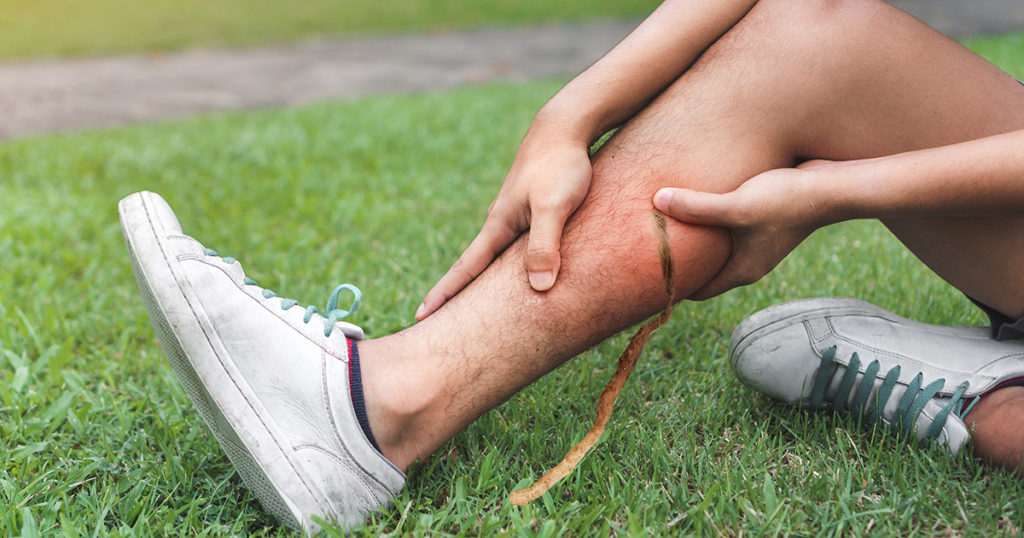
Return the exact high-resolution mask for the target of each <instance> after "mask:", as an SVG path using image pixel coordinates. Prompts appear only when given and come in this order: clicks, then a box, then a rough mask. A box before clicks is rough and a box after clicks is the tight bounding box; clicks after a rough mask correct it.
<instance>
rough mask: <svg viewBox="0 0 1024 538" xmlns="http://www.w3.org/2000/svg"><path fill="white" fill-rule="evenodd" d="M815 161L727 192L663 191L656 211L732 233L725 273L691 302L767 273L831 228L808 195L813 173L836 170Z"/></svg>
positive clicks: (762, 176) (657, 198)
mask: <svg viewBox="0 0 1024 538" xmlns="http://www.w3.org/2000/svg"><path fill="white" fill-rule="evenodd" d="M832 165H833V163H829V162H827V161H813V162H808V163H805V164H803V165H800V167H798V168H780V169H776V170H769V171H767V172H764V173H762V174H759V175H757V176H754V177H753V178H751V179H749V180H748V181H747V182H746V183H744V184H743V185H741V186H740V187H739V188H738V189H736V190H734V191H732V192H728V193H725V194H712V193H707V192H697V191H693V190H689V189H673V188H665V189H661V190H659V191H658V192H657V193H656V194H655V195H654V207H655V208H657V209H658V210H659V211H662V212H663V213H665V214H667V215H669V216H671V217H673V218H675V219H677V220H680V221H682V222H687V223H690V224H701V225H707V226H718V227H722V228H727V229H729V230H730V231H731V232H732V254H731V255H730V257H729V260H728V261H727V262H726V264H725V266H724V267H723V268H722V270H721V271H719V272H718V274H717V275H715V276H714V277H713V278H712V279H711V281H710V282H708V283H707V284H705V285H704V286H703V287H702V288H700V289H699V290H697V291H696V292H695V293H694V294H693V295H692V296H690V297H689V298H690V299H693V300H704V299H710V298H712V297H714V296H716V295H719V294H722V293H725V292H726V291H729V290H731V289H732V288H736V287H739V286H746V285H748V284H753V283H754V282H757V281H758V280H760V279H761V277H763V276H764V275H766V274H768V272H770V271H771V270H772V269H774V268H775V266H776V265H778V264H779V262H780V261H782V259H783V258H785V257H786V255H788V254H789V253H790V252H791V251H792V250H793V249H794V248H796V246H797V245H799V244H800V242H802V241H803V240H804V239H805V238H807V236H808V235H810V234H811V232H813V231H814V230H815V229H817V228H819V227H821V226H823V225H825V224H828V222H827V221H826V220H825V219H824V218H823V216H824V215H825V214H826V209H825V208H824V205H823V204H819V203H817V202H816V201H815V200H814V197H813V196H810V195H809V193H810V192H812V191H811V190H810V189H811V187H813V185H814V182H815V181H826V179H823V178H814V179H812V178H811V177H809V176H810V175H812V174H813V172H812V170H817V171H821V170H823V169H825V168H828V167H830V166H832Z"/></svg>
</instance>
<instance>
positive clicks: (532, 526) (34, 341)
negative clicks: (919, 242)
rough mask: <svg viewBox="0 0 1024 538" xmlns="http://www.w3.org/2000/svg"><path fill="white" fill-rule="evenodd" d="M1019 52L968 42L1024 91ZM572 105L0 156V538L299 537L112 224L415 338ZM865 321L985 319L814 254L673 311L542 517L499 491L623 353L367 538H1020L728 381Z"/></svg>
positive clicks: (1009, 39)
mask: <svg viewBox="0 0 1024 538" xmlns="http://www.w3.org/2000/svg"><path fill="white" fill-rule="evenodd" d="M1022 38H1024V35H1022V34H1017V35H1013V36H1006V37H1002V38H984V39H978V40H974V41H972V42H971V45H972V46H974V47H976V48H978V49H979V50H981V51H982V52H983V53H984V54H986V55H988V56H989V57H990V58H992V59H993V60H994V61H996V62H997V63H999V64H1000V65H1002V66H1004V68H1006V69H1007V70H1009V71H1010V72H1012V73H1014V74H1015V75H1016V76H1024V60H1022V59H1021V58H1022V55H1021V54H1020V51H1021V50H1022V48H1024V47H1022V45H1024V40H1022ZM560 82H561V81H542V82H532V83H528V84H519V85H501V86H484V87H477V88H470V89H463V90H458V91H453V92H447V93H438V94H424V95H414V96H401V97H387V98H374V99H364V100H359V101H352V102H340V103H324V104H317V105H312V106H305V107H302V108H296V109H286V110H277V111H257V112H248V113H227V114H218V115H213V116H210V117H206V118H200V119H192V120H186V121H177V122H173V123H162V124H152V125H143V126H135V127H129V128H122V129H113V130H105V131H97V132H87V133H78V134H69V135H55V136H43V137H34V138H28V139H23V140H18V141H13V142H8V143H5V144H0V178H3V179H2V180H0V264H2V270H0V438H2V439H3V443H2V444H0V462H2V465H0V506H3V507H5V508H3V509H0V536H8V535H18V534H21V535H23V536H40V535H53V534H65V535H69V536H85V535H89V536H92V535H100V536H103V535H138V536H148V535H153V534H176V535H187V536H193V535H225V534H232V535H258V536H277V535H282V536H283V535H287V534H288V533H287V531H286V530H285V529H284V528H282V527H279V526H277V525H276V524H275V523H274V521H272V520H271V519H270V518H269V517H268V516H266V515H264V514H263V513H262V512H261V511H260V509H259V507H258V505H257V503H256V502H255V500H254V498H253V497H252V496H251V495H250V494H249V493H248V492H247V490H246V489H245V488H244V487H243V486H242V484H241V482H240V480H239V478H238V476H237V474H236V473H235V472H234V471H233V469H232V468H231V466H230V464H229V463H228V461H227V459H226V458H225V457H224V456H223V454H222V453H221V451H220V450H219V448H218V447H217V444H216V442H215V440H214V439H213V438H212V437H211V436H210V435H209V434H208V432H207V430H206V428H205V427H204V426H203V425H202V423H201V421H200V419H199V417H198V416H197V415H196V414H195V413H194V412H193V410H192V405H191V403H190V402H189V401H188V399H187V398H186V397H185V395H184V393H183V392H182V390H181V388H180V386H179V385H178V383H177V381H176V379H175V378H174V376H173V374H172V372H171V371H170V369H169V368H168V367H167V364H166V361H165V360H164V358H163V356H162V354H161V352H160V349H159V347H158V346H157V343H156V340H155V337H154V333H153V330H152V329H151V328H150V326H149V322H148V320H147V317H146V314H145V311H144V309H143V306H142V303H141V301H140V296H139V293H138V290H137V289H136V286H135V283H134V281H133V278H132V276H131V271H130V268H129V264H128V259H127V256H126V254H125V251H124V247H123V244H122V239H121V235H120V230H119V227H118V223H117V212H116V203H117V200H118V199H120V198H121V197H122V196H124V195H126V194H128V193H131V192H133V191H136V190H141V189H149V190H154V191H156V192H160V193H163V194H164V195H165V196H166V197H167V198H168V200H169V201H170V202H171V204H172V206H173V207H175V208H176V209H177V211H178V216H179V218H180V219H181V222H182V223H183V225H184V226H185V229H186V232H187V233H191V234H193V235H195V236H197V237H198V238H200V239H201V240H202V241H203V242H204V243H206V244H207V245H208V246H211V247H214V248H217V249H219V250H220V251H221V252H222V253H225V254H229V255H232V256H236V257H238V258H240V259H241V260H242V261H243V262H244V263H245V266H246V268H247V271H248V272H249V273H250V274H251V275H252V276H253V277H254V278H256V279H257V280H258V281H259V282H260V283H261V284H263V285H265V286H267V287H270V288H272V289H274V290H277V291H278V292H281V293H282V294H284V295H287V296H290V297H296V298H299V299H302V300H303V304H314V303H318V304H322V303H323V301H324V299H325V296H326V294H327V292H328V291H329V290H330V289H331V288H332V287H333V286H334V285H335V284H336V283H338V282H346V281H347V282H353V283H355V284H357V285H359V286H360V287H361V288H362V290H363V292H364V302H363V306H362V307H361V309H360V310H359V312H358V314H357V315H356V316H355V318H354V319H353V321H354V322H355V323H357V324H360V325H361V326H363V327H364V328H365V329H366V330H367V332H368V333H369V334H370V335H371V336H372V335H383V334H387V333H389V332H392V331H395V330H397V329H400V328H401V327H403V326H406V325H408V324H409V323H411V322H412V313H413V311H414V310H415V308H416V306H417V304H418V303H419V300H420V299H421V295H422V294H423V293H424V292H425V291H426V290H427V289H428V288H429V286H430V285H431V284H432V283H433V282H434V281H435V280H436V279H437V278H438V277H439V276H440V275H441V274H442V273H443V271H444V270H445V269H446V267H447V266H448V264H449V263H450V262H451V261H452V260H453V259H454V258H455V257H456V256H457V254H458V253H459V252H460V250H461V248H462V247H463V246H464V245H465V244H466V242H467V241H468V240H469V239H470V238H471V237H472V236H473V234H474V233H475V231H476V229H477V227H478V226H479V224H480V223H481V221H482V218H483V212H484V208H486V207H487V204H488V203H489V202H490V200H491V199H492V197H493V196H494V194H495V193H496V191H497V188H498V186H499V185H500V182H501V180H502V178H503V177H504V172H505V170H506V168H507V167H508V165H509V163H510V160H511V157H512V155H513V151H514V148H515V146H516V144H517V142H518V141H519V139H520V137H521V136H522V133H523V131H524V129H525V127H526V125H527V122H528V120H529V118H530V117H531V115H532V113H533V111H535V110H536V108H537V107H539V106H540V104H541V103H542V102H543V101H544V100H545V99H546V98H547V97H548V96H549V95H550V94H551V93H552V92H554V91H555V90H556V89H557V87H558V84H559V83H560ZM825 294H835V295H844V296H854V297H859V298H862V299H865V300H868V301H872V302H875V303H877V304H879V305H881V306H883V307H886V308H889V309H891V310H894V311H896V312H897V313H901V314H904V315H912V316H915V317H918V318H920V319H923V320H924V321H928V322H933V323H947V324H977V323H981V322H983V319H982V317H981V315H980V314H979V313H978V312H977V311H976V310H975V309H974V308H973V307H972V306H971V304H970V303H969V302H968V301H967V300H966V299H965V298H964V297H963V296H961V295H959V294H958V293H956V292H955V291H954V290H952V289H951V288H950V287H948V286H947V285H945V284H944V283H943V282H941V281H940V280H939V279H938V278H936V277H935V276H934V275H932V274H931V273H930V272H929V271H928V270H927V269H926V268H924V267H923V266H922V265H921V264H920V263H919V262H918V261H917V260H916V259H915V258H914V257H913V256H912V255H910V254H908V253H907V252H906V251H905V250H904V249H903V248H902V247H900V246H899V244H898V243H897V242H896V241H895V240H893V239H892V237H890V236H889V235H888V234H887V232H886V231H885V230H884V229H883V228H882V227H881V226H879V225H878V224H875V223H871V222H853V223H847V224H843V225H839V226H834V227H830V228H827V229H824V230H821V231H819V232H818V233H816V234H814V235H813V236H812V237H811V238H810V239H809V240H808V241H807V242H806V243H805V244H804V245H803V246H801V247H800V248H799V249H798V250H797V251H796V252H795V253H794V254H793V256H791V257H790V258H789V259H788V260H787V261H785V262H784V263H783V264H782V265H781V266H780V267H779V268H778V270H777V271H776V272H775V273H773V274H772V275H771V276H769V277H768V278H766V279H765V280H764V281H763V282H761V283H759V284H757V285H755V286H751V287H749V288H745V289H741V290H737V291H734V292H731V293H729V294H728V295H726V296H724V297H721V298H719V299H716V300H713V301H710V302H708V303H704V304H682V305H679V306H678V307H677V308H676V311H675V314H674V317H673V319H672V320H671V321H670V322H669V324H668V325H667V326H666V327H664V328H663V329H662V330H661V331H660V332H658V333H657V334H656V335H655V336H654V338H653V340H652V342H651V344H650V345H649V347H648V350H647V351H646V352H645V355H644V356H643V357H642V358H641V362H640V364H639V366H638V367H637V370H636V371H635V372H634V374H633V377H632V379H631V380H630V381H629V383H628V384H627V385H626V389H625V391H624V393H623V395H622V397H621V398H620V400H619V404H618V406H617V409H616V412H615V414H614V416H613V417H612V421H611V423H610V425H609V427H608V431H607V432H606V434H605V436H604V438H603V441H602V442H601V443H600V444H599V445H598V446H597V448H596V450H595V452H594V453H592V454H591V455H590V456H588V457H587V459H585V460H584V462H583V463H582V465H581V466H580V468H579V469H578V470H577V471H576V472H575V473H573V474H572V475H570V476H569V477H568V478H567V479H566V480H565V481H564V482H563V483H562V484H559V485H558V486H556V487H555V488H554V489H553V490H552V491H551V492H550V493H549V494H547V495H546V496H544V497H543V498H542V499H541V500H540V501H538V502H536V503H535V504H533V505H531V506H528V507H525V508H517V507H513V506H511V505H510V504H509V503H508V501H507V496H508V493H509V492H510V491H511V490H513V489H515V488H517V487H521V486H523V485H525V484H527V483H528V482H529V481H531V480H532V479H534V478H536V477H537V476H539V475H540V473H542V472H543V471H544V470H545V469H547V468H548V467H549V466H550V465H551V464H553V463H555V462H557V461H558V459H559V458H560V457H561V456H562V454H563V453H564V451H565V450H566V449H567V448H568V447H569V446H570V445H571V443H573V442H575V441H576V440H578V439H579V438H580V437H581V436H582V435H583V433H584V432H585V430H586V428H587V427H588V425H589V421H590V420H591V418H592V415H593V410H594V403H593V402H594V401H595V400H596V397H597V395H598V393H599V392H600V390H601V388H602V387H603V385H604V383H605V381H606V380H607V379H608V377H609V376H610V375H611V373H612V371H613V370H614V367H615V364H614V362H615V358H616V357H617V356H618V353H619V351H620V350H621V349H622V348H623V346H624V345H625V338H626V336H625V335H620V336H618V337H615V338H613V339H611V340H609V341H608V342H606V343H604V344H602V345H600V346H598V347H597V348H596V349H594V350H593V351H590V352H588V353H585V354H583V355H582V356H580V357H579V358H577V359H576V360H574V361H571V362H570V363H568V365H566V366H565V367H563V368H560V369H559V370H557V371H555V372H554V373H552V374H551V375H549V376H547V377H545V378H544V379H542V380H541V381H539V382H538V383H536V384H535V385H533V386H531V387H529V388H528V389H526V390H524V391H523V392H521V393H520V394H518V395H517V396H515V397H514V398H513V399H512V400H510V401H509V402H508V403H506V404H505V405H503V406H501V407H499V408H497V409H495V410H494V411H492V412H490V413H488V414H486V415H484V416H483V417H482V418H481V419H480V420H479V421H477V422H476V423H474V424H473V425H472V426H470V427H469V428H468V429H467V430H466V431H464V432H463V433H461V434H460V435H458V436H457V437H456V438H455V439H453V440H452V441H451V442H450V443H448V444H447V445H446V446H444V447H443V448H442V449H441V450H440V451H439V452H438V454H436V455H435V456H433V457H431V458H428V459H427V460H426V461H424V462H422V463H421V464H420V465H419V466H418V467H416V468H415V469H414V470H413V472H412V473H411V475H410V479H409V484H408V487H407V488H406V489H405V490H404V491H403V493H402V494H401V495H400V496H399V498H398V499H397V500H396V501H395V506H394V507H392V508H389V509H387V510H385V511H382V512H380V513H378V514H376V515H375V516H374V517H373V518H372V520H371V521H370V522H369V524H368V526H367V527H365V528H364V529H362V530H361V531H359V532H358V533H357V534H360V535H366V536H372V535H379V534H384V533H389V534H393V535H405V534H409V533H411V534H414V535H420V534H442V533H443V534H457V535H492V534H501V535H524V536H533V535H540V536H553V535H559V534H568V535H591V534H593V533H600V534H610V533H618V534H636V535H645V534H656V535H670V534H671V535H675V534H695V535H705V534H715V535H734V534H739V533H742V534H745V535H760V534H768V535H774V534H786V533H794V534H800V535H823V536H838V535H859V534H865V533H874V534H878V535H910V534H919V535H943V536H948V535H961V534H962V535H973V536H992V535H996V534H1008V535H1015V534H1019V533H1020V532H1021V529H1022V527H1024V523H1022V521H1024V482H1022V481H1020V480H1019V479H1017V478H1014V477H1013V476H1012V475H1010V474H1009V473H1006V472H1001V471H997V470H993V469H990V468H988V467H986V466H985V465H983V464H981V463H979V462H977V461H973V460H971V459H970V458H969V457H966V456H962V457H960V458H958V459H957V460H955V461H954V460H951V459H950V458H948V457H947V456H946V455H945V454H944V453H942V452H940V451H937V450H931V449H928V448H927V447H917V446H914V445H913V444H908V443H906V442H904V441H903V440H901V439H899V438H898V437H897V436H895V435H891V434H889V433H888V432H886V431H883V430H862V429H858V428H856V427H851V426H850V425H849V424H848V423H847V422H846V421H845V420H843V419H842V418H839V417H834V416H831V415H828V414H818V413H812V412H803V411H795V410H792V409H790V408H787V407H784V406H780V405H776V404H774V403H771V402H770V401H769V400H767V399H766V398H764V397H761V396H759V395H757V394H755V393H753V392H752V391H750V390H748V389H746V388H745V387H743V386H742V385H741V384H740V383H739V382H738V381H737V380H736V379H735V378H734V377H733V375H732V374H731V372H730V371H729V367H728V364H727V363H726V361H725V354H726V344H727V340H728V336H729V334H730V333H731V331H732V329H733V327H734V326H735V324H736V323H737V322H738V321H739V320H740V319H742V318H743V317H744V316H746V315H748V314H750V313H751V312H753V311H754V310H756V309H759V308H763V307H766V306H768V305H770V304H773V303H775V302H778V301H782V300H787V299H795V298H800V297H808V296H819V295H825Z"/></svg>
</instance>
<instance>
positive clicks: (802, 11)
mask: <svg viewBox="0 0 1024 538" xmlns="http://www.w3.org/2000/svg"><path fill="white" fill-rule="evenodd" d="M880 3H881V0H806V1H800V2H793V1H792V0H760V1H759V2H758V3H757V5H756V6H755V7H754V9H753V10H751V15H754V16H755V18H756V21H757V22H758V23H759V24H763V25H768V26H770V27H774V28H778V29H781V30H785V31H787V32H791V31H793V30H800V34H801V35H806V36H808V37H809V38H813V39H818V37H817V36H816V35H815V34H816V32H812V33H810V34H808V33H806V30H830V29H836V28H837V27H842V26H844V25H849V24H850V23H852V22H856V21H863V20H865V18H870V17H871V16H872V15H873V14H874V13H875V12H876V10H877V8H878V7H879V6H878V4H880Z"/></svg>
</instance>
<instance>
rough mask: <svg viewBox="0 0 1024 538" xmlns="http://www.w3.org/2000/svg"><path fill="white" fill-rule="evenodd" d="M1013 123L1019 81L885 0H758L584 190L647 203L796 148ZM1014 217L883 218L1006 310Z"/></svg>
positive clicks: (1022, 300) (958, 134) (1019, 305)
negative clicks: (670, 189)
mask: <svg viewBox="0 0 1024 538" xmlns="http://www.w3.org/2000/svg"><path fill="white" fill-rule="evenodd" d="M1021 128H1024V86H1022V85H1021V84H1019V83H1018V82H1017V81H1016V80H1014V79H1013V78H1012V77H1010V76H1008V75H1007V74H1005V73H1003V72H1002V71H1000V70H999V69H998V68H996V67H995V66H993V65H991V64H990V63H988V62H986V61H985V60H983V59H981V58H980V57H978V56H976V55H975V54H973V53H972V52H970V51H968V50H967V49H965V48H964V47H962V46H961V45H959V44H958V43H956V42H954V41H952V40H950V39H948V38H946V37H945V36H943V35H942V34H940V33H938V32H936V31H935V30H933V29H931V28H929V27H928V26H926V25H925V24H923V23H921V22H920V21H918V20H917V19H914V18H913V17H911V16H910V15H908V14H906V13H904V12H902V11H900V10H898V9H896V8H894V7H892V6H890V5H888V4H886V3H885V2H882V1H880V0H837V1H824V0H818V1H815V0H808V1H806V2H789V1H783V0H762V1H761V2H759V3H758V4H757V5H756V6H755V7H754V8H753V9H752V10H751V11H750V13H748V14H747V16H746V17H744V18H743V19H742V20H741V21H740V22H739V23H737V25H736V26H735V27H734V28H733V29H731V30H730V31H729V32H727V33H726V34H725V35H724V36H723V37H722V38H721V39H719V40H718V41H717V42H716V43H715V44H713V45H712V46H711V47H710V48H709V49H708V50H707V51H706V52H705V53H704V54H703V55H702V56H701V58H700V59H699V60H698V61H697V62H696V63H695V65H694V66H693V67H692V68H691V69H690V70H689V71H687V72H686V73H685V74H684V75H683V76H682V77H680V78H679V79H678V80H677V81H676V82H675V83H674V84H672V85H671V86H670V87H669V88H668V89H667V90H666V91H665V92H663V93H662V95H660V96H659V97H658V98H657V99H656V100H654V101H653V102H652V103H651V104H650V105H649V106H648V107H646V108H645V109H644V110H643V111H642V112H641V113H640V114H638V115H637V116H636V117H635V118H634V119H633V120H631V121H630V122H629V123H628V124H627V125H626V126H625V127H624V128H623V129H622V130H621V131H620V133H619V134H618V136H616V137H615V138H613V140H612V141H611V142H610V143H609V144H608V145H607V146H606V148H604V149H603V151H602V152H600V153H599V154H598V156H597V158H596V159H595V167H594V170H595V182H594V187H593V189H592V193H591V194H592V197H597V198H600V197H615V198H619V199H621V197H622V196H624V195H625V196H629V197H634V198H636V199H637V200H639V201H642V202H644V203H647V204H648V205H649V200H650V195H651V194H652V193H653V192H654V190H656V189H657V188H659V187H662V186H684V187H688V188H695V189H703V190H707V191H710V192H724V191H727V190H731V189H734V188H736V187H737V186H738V185H739V184H741V183H742V182H743V181H745V180H746V179H747V178H749V177H751V176H753V175H755V174H757V173H759V172H762V171H764V170H767V169H770V168H776V167H780V166H787V165H791V164H794V163H796V162H800V161H803V160H808V159H814V158H821V159H829V160H849V159H859V158H868V157H877V156H882V155H889V154H894V153H899V152H902V151H909V150H913V149H920V148H925V147H935V146H941V145H946V144H952V143H955V142H960V141H964V140H969V139H973V138H980V137H983V136H988V135H992V134H998V133H1002V132H1007V131H1011V130H1015V129H1021ZM626 179H628V180H629V181H628V182H627V181H624V180H626ZM1022 180H1024V178H1022ZM1021 223H1022V222H1021V219H1008V218H999V219H996V218H992V219H983V218H976V219H963V218H961V219H901V220H898V221H895V220H894V221H887V222H886V225H887V226H888V227H889V228H890V230H892V231H893V232H894V233H895V234H896V235H897V237H899V238H900V240H901V241H903V242H904V244H906V245H907V246H908V247H909V248H910V249H911V250H912V251H913V252H914V253H915V254H916V255H917V256H918V257H919V258H920V259H922V260H923V261H924V263H926V264H927V265H928V266H929V267H931V268H932V269H933V270H934V271H936V273H938V274H939V275H940V276H941V277H942V278H944V279H946V280H947V281H948V282H950V283H951V284H953V285H954V286H956V287H957V288H959V289H960V290H962V291H964V292H965V293H967V294H969V295H971V296H972V297H975V298H976V299H978V300H980V301H982V302H984V303H986V304H989V305H991V306H992V307H994V308H996V309H998V310H1000V311H1003V312H1005V313H1007V314H1009V315H1012V316H1017V315H1020V314H1021V313H1024V273H1022V272H1020V271H1016V270H1015V269H1016V268H1017V267H1022V266H1024V265H1022V264H1024V259H1021V257H1022V256H1024V226H1020V224H1021Z"/></svg>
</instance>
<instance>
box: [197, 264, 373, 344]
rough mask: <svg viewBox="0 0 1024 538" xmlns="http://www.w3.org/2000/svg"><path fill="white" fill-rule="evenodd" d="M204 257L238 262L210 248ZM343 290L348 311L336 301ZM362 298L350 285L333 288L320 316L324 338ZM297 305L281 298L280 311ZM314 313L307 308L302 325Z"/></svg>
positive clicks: (249, 283)
mask: <svg viewBox="0 0 1024 538" xmlns="http://www.w3.org/2000/svg"><path fill="white" fill-rule="evenodd" d="M206 255H207V256H216V257H218V258H220V259H221V261H223V262H224V263H226V264H228V265H231V264H233V263H235V262H236V261H238V260H236V259H235V258H232V257H231V256H220V255H219V254H217V251H216V250H213V249H212V248H208V249H206ZM245 284H246V285H247V286H257V287H259V284H257V283H256V281H255V280H253V279H251V278H249V277H245ZM344 290H348V291H349V292H351V293H352V305H351V306H349V307H348V309H344V308H338V299H339V298H340V297H341V292H342V291H344ZM261 293H263V297H264V298H267V299H270V298H272V297H277V293H274V291H273V290H269V289H267V288H263V289H262V290H261ZM362 297H363V292H361V291H359V288H357V287H355V286H353V285H352V284H341V285H339V286H337V287H336V288H334V291H332V292H331V295H330V297H328V298H327V305H326V308H325V309H324V310H325V312H326V313H325V314H322V317H324V318H326V319H327V323H325V324H324V336H330V335H331V332H332V331H334V324H335V323H338V322H339V321H341V320H342V319H344V318H346V317H348V316H349V315H351V314H353V313H354V312H355V311H356V309H358V308H359V301H360V299H362ZM297 304H299V302H298V301H296V300H295V299H288V298H284V297H282V298H281V310H288V309H289V308H291V307H293V306H295V305H297ZM316 313H317V309H316V307H315V306H312V305H310V306H307V307H306V315H305V316H303V317H302V321H303V322H304V323H309V320H311V319H313V314H316Z"/></svg>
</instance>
